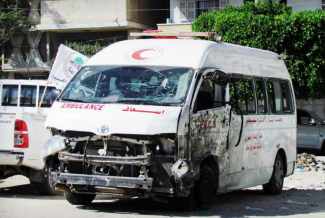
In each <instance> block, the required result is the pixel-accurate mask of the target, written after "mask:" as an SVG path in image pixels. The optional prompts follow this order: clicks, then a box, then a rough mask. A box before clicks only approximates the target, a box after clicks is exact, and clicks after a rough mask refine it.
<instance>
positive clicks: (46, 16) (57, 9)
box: [41, 0, 127, 25]
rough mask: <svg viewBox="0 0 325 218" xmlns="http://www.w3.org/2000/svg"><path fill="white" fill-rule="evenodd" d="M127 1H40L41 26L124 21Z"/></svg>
mask: <svg viewBox="0 0 325 218" xmlns="http://www.w3.org/2000/svg"><path fill="white" fill-rule="evenodd" d="M126 2H127V0H65V1H57V0H53V1H49V0H42V1H41V8H42V14H41V25H48V24H75V23H98V22H108V21H115V20H116V19H117V20H118V21H126Z"/></svg>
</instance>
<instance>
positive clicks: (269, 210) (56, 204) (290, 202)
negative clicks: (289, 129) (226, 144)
mask: <svg viewBox="0 0 325 218" xmlns="http://www.w3.org/2000/svg"><path fill="white" fill-rule="evenodd" d="M153 216H157V217H203V216H204V217H222V218H230V217H275V216H277V217H310V218H311V217H313V218H314V217H315V218H316V217H317V218H322V217H325V173H321V172H296V173H295V174H294V175H292V176H290V177H288V178H286V179H285V184H284V190H283V192H282V193H281V194H280V195H277V196H267V195H264V193H263V191H262V190H261V186H257V187H254V188H250V189H246V190H242V191H236V192H232V193H227V194H222V195H218V196H216V197H215V198H214V201H213V204H212V208H211V209H210V210H205V211H204V210H203V211H202V210H201V211H182V210H180V209H179V208H177V207H176V206H175V205H170V204H164V203H158V202H155V201H153V200H151V199H140V198H128V197H119V198H115V197H109V196H97V197H96V199H95V200H94V202H93V203H92V204H91V205H87V206H74V205H71V204H69V203H68V202H67V201H66V200H65V198H64V196H54V197H47V196H39V195H38V192H37V190H36V188H35V187H33V186H32V185H30V184H29V181H28V179H27V178H25V177H23V176H15V177H11V178H9V179H6V180H2V181H0V218H6V217H8V218H9V217H10V218H21V217H34V218H38V217H44V218H52V217H53V218H58V217H69V218H73V217H78V218H83V217H85V218H89V217H92V218H93V217H113V218H115V217H116V218H119V217H123V218H131V217H132V218H133V217H137V218H138V217H153Z"/></svg>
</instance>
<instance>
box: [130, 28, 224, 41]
mask: <svg viewBox="0 0 325 218" xmlns="http://www.w3.org/2000/svg"><path fill="white" fill-rule="evenodd" d="M130 36H134V37H141V36H152V37H155V38H159V39H165V38H169V39H170V38H173V39H176V38H179V37H195V36H196V37H213V38H214V40H215V41H217V42H220V41H221V39H222V37H221V36H219V35H217V34H216V33H213V32H179V33H168V32H162V31H159V30H150V31H143V32H142V33H135V32H133V33H130Z"/></svg>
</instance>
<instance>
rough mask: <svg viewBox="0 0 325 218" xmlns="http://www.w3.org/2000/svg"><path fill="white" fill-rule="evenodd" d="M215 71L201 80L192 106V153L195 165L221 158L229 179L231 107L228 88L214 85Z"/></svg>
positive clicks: (221, 173) (221, 172) (220, 161)
mask: <svg viewBox="0 0 325 218" xmlns="http://www.w3.org/2000/svg"><path fill="white" fill-rule="evenodd" d="M214 71H215V70H206V71H205V72H204V73H203V74H202V76H201V78H198V80H199V81H198V83H197V87H196V90H195V93H194V96H193V99H192V106H191V111H192V112H191V115H190V123H191V126H190V132H189V139H190V140H189V141H190V143H189V144H190V152H189V154H190V158H191V160H192V162H194V163H198V164H199V163H200V161H202V160H203V159H204V158H205V157H207V156H209V155H214V156H215V157H218V158H219V168H222V169H219V171H220V172H219V174H220V175H219V178H220V177H223V176H226V174H227V173H226V172H225V171H224V169H225V168H226V163H227V161H228V160H229V159H228V157H227V154H228V153H227V152H226V149H227V148H226V146H227V136H228V128H229V127H228V121H229V120H228V119H229V111H230V107H229V106H228V105H226V104H225V97H226V87H222V86H219V85H217V84H215V83H213V82H212V75H213V73H214ZM198 167H199V166H198ZM212 170H217V169H212ZM222 185H223V184H219V187H220V186H222Z"/></svg>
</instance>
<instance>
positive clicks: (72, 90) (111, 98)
mask: <svg viewBox="0 0 325 218" xmlns="http://www.w3.org/2000/svg"><path fill="white" fill-rule="evenodd" d="M193 72H194V70H193V69H190V68H175V67H138V66H134V67H122V66H121V67H112V66H91V67H84V68H82V69H81V70H80V71H79V72H78V74H77V75H76V76H75V77H74V78H73V79H72V80H71V82H70V83H69V84H68V86H67V88H66V89H65V90H64V92H63V93H62V95H61V98H60V100H64V101H74V102H89V103H91V102H93V103H119V102H120V103H135V104H137V103H138V104H179V103H182V102H183V101H184V99H185V96H186V93H187V89H188V87H189V84H190V81H191V78H192V75H193Z"/></svg>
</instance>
